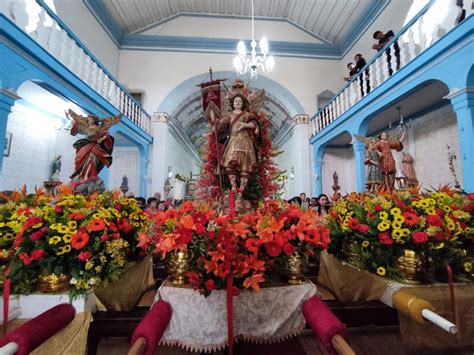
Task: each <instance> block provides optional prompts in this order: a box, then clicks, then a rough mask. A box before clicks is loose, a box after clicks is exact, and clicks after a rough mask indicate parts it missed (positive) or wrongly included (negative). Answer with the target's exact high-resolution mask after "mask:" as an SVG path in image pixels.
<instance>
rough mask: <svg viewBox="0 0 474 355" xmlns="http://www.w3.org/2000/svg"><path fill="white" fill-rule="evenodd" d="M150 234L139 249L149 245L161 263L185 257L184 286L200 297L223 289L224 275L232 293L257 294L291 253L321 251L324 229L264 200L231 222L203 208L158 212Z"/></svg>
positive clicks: (306, 214)
mask: <svg viewBox="0 0 474 355" xmlns="http://www.w3.org/2000/svg"><path fill="white" fill-rule="evenodd" d="M154 222H155V227H154V228H155V230H154V233H153V234H152V235H150V236H148V237H146V236H142V239H144V242H143V243H142V244H141V245H142V247H143V248H144V249H145V250H147V249H148V248H149V247H150V245H152V246H153V248H154V250H155V252H156V253H160V254H161V255H162V257H163V258H165V257H170V256H172V255H173V254H174V253H176V252H178V251H187V252H188V253H189V272H188V273H187V278H188V281H189V283H190V284H191V285H192V286H193V287H194V288H195V289H197V290H199V291H200V292H201V293H203V294H204V295H208V294H210V293H211V291H212V290H214V289H216V288H217V289H222V288H225V286H226V280H227V277H228V276H229V275H231V276H232V278H233V284H234V287H235V288H236V290H239V289H246V288H251V289H254V290H259V288H260V285H261V284H262V283H263V282H265V281H267V282H270V281H276V280H278V279H279V278H280V276H282V265H284V264H285V260H287V259H288V257H289V256H290V255H292V254H294V253H304V254H312V253H314V252H315V251H316V250H320V249H325V248H326V247H327V245H328V243H329V230H328V229H327V228H326V227H324V226H322V225H321V224H319V221H318V219H317V218H316V215H315V214H314V213H313V212H312V211H301V210H300V209H298V208H297V207H295V206H290V205H288V204H284V203H283V202H278V201H268V202H266V203H264V204H261V206H260V207H259V208H258V209H257V210H256V211H255V213H247V214H245V215H243V216H241V217H238V218H236V219H235V220H232V219H231V218H230V216H228V215H226V214H223V213H220V214H217V212H216V211H214V210H212V209H211V208H210V207H209V205H208V204H205V203H199V204H194V203H193V202H185V203H183V204H182V205H181V206H180V208H179V209H177V210H168V211H166V212H160V213H158V214H157V215H156V216H155V218H154Z"/></svg>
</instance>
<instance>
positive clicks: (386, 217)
mask: <svg viewBox="0 0 474 355" xmlns="http://www.w3.org/2000/svg"><path fill="white" fill-rule="evenodd" d="M473 214H474V196H473V195H472V194H462V193H459V192H457V191H453V190H450V189H448V188H441V189H440V190H438V191H430V192H427V193H424V194H421V193H419V191H417V190H413V191H396V192H392V193H383V194H380V195H371V194H357V193H352V194H350V195H348V196H347V197H345V198H343V199H341V200H339V201H338V202H337V203H336V204H335V205H334V206H333V208H332V209H331V211H330V214H329V216H328V217H327V219H326V224H327V226H328V227H329V228H330V230H331V240H332V242H331V245H330V247H329V251H330V252H332V253H334V254H336V255H338V256H342V254H343V249H344V248H343V243H348V242H349V243H352V245H353V246H355V253H356V254H357V257H356V258H355V259H356V260H355V261H354V260H353V261H354V262H355V264H356V265H357V266H359V267H361V268H364V269H367V270H369V271H372V272H376V273H377V274H379V275H380V276H389V277H391V278H394V279H400V270H399V269H397V267H396V266H395V264H394V263H393V260H394V258H396V257H398V256H400V255H401V254H402V253H403V251H404V250H413V251H415V252H417V253H419V254H420V255H424V257H425V259H426V260H427V261H429V263H430V266H431V267H432V268H434V269H435V270H444V269H445V267H446V265H447V264H450V265H451V268H452V269H453V272H454V274H455V277H456V278H457V280H459V281H466V280H468V279H472V274H471V272H472V260H473V255H474V253H473V247H474V244H473V235H474V225H473Z"/></svg>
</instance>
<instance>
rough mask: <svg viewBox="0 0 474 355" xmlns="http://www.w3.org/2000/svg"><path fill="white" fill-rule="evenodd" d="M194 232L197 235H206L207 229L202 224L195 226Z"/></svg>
mask: <svg viewBox="0 0 474 355" xmlns="http://www.w3.org/2000/svg"><path fill="white" fill-rule="evenodd" d="M194 230H195V231H196V233H197V234H204V233H206V228H204V226H203V225H202V224H200V223H198V224H195V225H194Z"/></svg>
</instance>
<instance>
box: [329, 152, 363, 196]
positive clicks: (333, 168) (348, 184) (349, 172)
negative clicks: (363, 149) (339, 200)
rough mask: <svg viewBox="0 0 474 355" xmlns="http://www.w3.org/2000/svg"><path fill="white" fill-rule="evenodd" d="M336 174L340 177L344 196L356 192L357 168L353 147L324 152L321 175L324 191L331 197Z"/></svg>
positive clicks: (341, 190)
mask: <svg viewBox="0 0 474 355" xmlns="http://www.w3.org/2000/svg"><path fill="white" fill-rule="evenodd" d="M334 172H337V175H338V176H339V186H340V187H341V189H340V190H339V191H340V192H341V194H342V195H343V196H344V195H345V194H346V193H348V192H351V191H355V190H356V183H357V181H356V167H355V158H354V150H353V149H352V146H351V147H349V148H341V149H334V148H328V149H326V150H325V152H324V157H323V166H322V174H321V175H322V177H321V178H322V185H323V190H322V191H323V193H324V194H326V195H328V196H329V197H331V196H332V195H333V193H334V191H333V189H332V186H333V184H334V182H333V174H334Z"/></svg>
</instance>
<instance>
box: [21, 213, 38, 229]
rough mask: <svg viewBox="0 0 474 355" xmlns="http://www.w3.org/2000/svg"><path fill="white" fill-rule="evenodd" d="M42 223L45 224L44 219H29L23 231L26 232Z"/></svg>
mask: <svg viewBox="0 0 474 355" xmlns="http://www.w3.org/2000/svg"><path fill="white" fill-rule="evenodd" d="M41 222H43V218H40V217H36V216H31V217H28V218H27V219H26V221H25V223H23V226H22V230H23V231H26V230H27V229H28V228H31V227H33V226H34V225H35V224H38V223H41Z"/></svg>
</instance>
